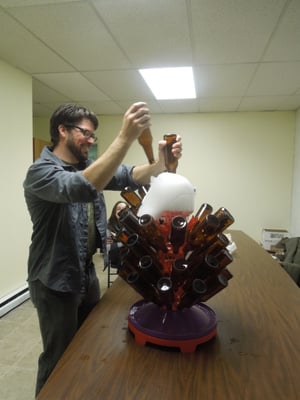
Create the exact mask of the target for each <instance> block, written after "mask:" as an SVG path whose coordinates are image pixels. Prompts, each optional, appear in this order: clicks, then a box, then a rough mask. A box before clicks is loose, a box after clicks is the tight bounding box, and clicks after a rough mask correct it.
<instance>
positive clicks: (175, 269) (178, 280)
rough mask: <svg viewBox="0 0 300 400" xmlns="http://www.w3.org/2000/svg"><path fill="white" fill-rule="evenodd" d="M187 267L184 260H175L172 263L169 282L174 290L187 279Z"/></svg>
mask: <svg viewBox="0 0 300 400" xmlns="http://www.w3.org/2000/svg"><path fill="white" fill-rule="evenodd" d="M188 272H189V265H188V262H187V261H186V260H185V259H184V258H177V259H176V260H174V261H173V264H172V271H171V280H172V282H173V287H174V290H176V289H177V288H178V287H180V286H182V285H183V283H184V282H185V280H186V279H187V278H188Z"/></svg>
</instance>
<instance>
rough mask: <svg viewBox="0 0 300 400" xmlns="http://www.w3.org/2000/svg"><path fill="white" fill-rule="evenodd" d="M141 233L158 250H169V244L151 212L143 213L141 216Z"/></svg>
mask: <svg viewBox="0 0 300 400" xmlns="http://www.w3.org/2000/svg"><path fill="white" fill-rule="evenodd" d="M139 224H140V235H141V236H142V238H143V240H145V241H146V242H148V243H149V244H151V245H152V246H153V247H154V248H155V249H156V250H162V251H163V252H167V250H168V249H167V246H166V244H165V240H164V237H163V235H162V234H161V232H160V230H159V228H158V225H157V223H156V222H155V220H154V218H153V217H152V216H151V215H150V214H143V215H141V216H140V218H139Z"/></svg>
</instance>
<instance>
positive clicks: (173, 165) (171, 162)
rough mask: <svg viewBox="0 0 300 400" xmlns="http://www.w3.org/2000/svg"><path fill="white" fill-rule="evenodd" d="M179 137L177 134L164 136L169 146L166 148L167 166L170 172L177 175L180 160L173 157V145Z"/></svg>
mask: <svg viewBox="0 0 300 400" xmlns="http://www.w3.org/2000/svg"><path fill="white" fill-rule="evenodd" d="M176 137H177V135H175V134H172V133H171V134H167V135H164V140H166V142H167V144H166V146H165V148H164V154H165V164H166V168H167V171H168V172H173V173H176V169H177V166H178V159H177V158H176V157H174V156H173V153H172V145H173V143H175V142H176Z"/></svg>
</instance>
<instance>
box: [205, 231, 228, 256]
mask: <svg viewBox="0 0 300 400" xmlns="http://www.w3.org/2000/svg"><path fill="white" fill-rule="evenodd" d="M228 245H229V239H228V238H227V236H226V235H224V233H219V234H218V235H217V236H216V239H215V240H214V241H213V243H212V244H211V245H210V246H209V247H208V248H207V253H209V254H213V255H214V256H217V255H218V254H219V253H220V251H222V250H223V249H225V248H226V247H227V246H228Z"/></svg>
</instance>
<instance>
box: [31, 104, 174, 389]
mask: <svg viewBox="0 0 300 400" xmlns="http://www.w3.org/2000/svg"><path fill="white" fill-rule="evenodd" d="M149 126H150V114H149V110H148V108H147V105H146V104H145V103H143V102H139V103H135V104H133V105H132V106H131V107H130V108H129V109H128V110H127V112H126V113H125V114H124V117H123V123H122V126H121V130H120V132H119V134H118V135H117V136H116V137H115V139H114V140H113V142H112V143H111V145H110V146H109V147H108V149H107V150H106V151H105V152H104V153H103V154H102V155H101V156H100V157H99V158H98V159H97V160H96V161H95V162H90V161H89V160H88V152H89V148H90V147H91V146H92V145H93V144H94V143H95V141H96V136H95V133H94V131H95V130H96V129H97V127H98V120H97V117H96V116H95V114H94V113H93V112H91V111H90V110H88V109H86V108H85V107H82V106H79V105H76V104H65V105H62V106H60V107H59V108H58V109H57V110H56V111H55V112H54V114H53V115H52V117H51V120H50V136H51V142H52V146H51V147H46V148H44V149H43V151H42V154H41V157H40V158H39V159H38V160H37V161H36V162H35V163H34V164H33V165H32V166H31V167H30V168H29V170H28V172H27V175H26V179H25V181H24V194H25V200H26V203H27V207H28V210H29V213H30V216H31V220H32V224H33V233H32V242H31V245H30V251H29V259H28V282H29V290H30V295H31V299H32V302H33V304H34V305H35V307H36V309H37V312H38V318H39V324H40V331H41V336H42V341H43V352H42V354H41V355H40V357H39V365H38V375H37V384H36V395H37V394H38V393H39V391H40V390H41V388H42V387H43V385H44V383H45V382H46V380H47V378H48V376H49V375H50V373H51V371H52V370H53V368H54V366H55V365H56V363H57V361H58V360H59V358H60V357H61V355H62V353H63V352H64V350H65V349H66V347H67V345H68V344H69V343H70V341H71V339H72V338H73V336H74V334H75V333H76V331H77V330H78V328H79V326H80V325H81V323H82V322H83V321H84V319H85V318H86V317H87V315H88V314H89V312H90V311H91V309H92V308H93V307H94V306H95V304H96V303H97V302H98V301H99V299H100V289H99V282H98V279H97V277H96V273H95V268H94V265H93V262H92V256H93V254H94V252H95V250H96V248H97V247H99V246H98V245H97V238H99V236H101V232H102V236H103V225H101V222H103V215H104V217H105V219H106V215H105V204H104V201H103V195H102V192H101V191H102V190H103V189H110V190H122V189H123V188H124V187H126V186H131V187H132V188H133V189H136V188H137V187H138V185H143V184H147V183H149V181H150V177H151V176H156V175H158V174H159V173H160V172H162V171H164V170H165V160H164V154H163V147H164V145H165V142H163V141H161V142H160V143H159V157H158V160H157V161H156V162H155V163H154V164H151V165H149V164H147V165H146V164H145V165H140V166H134V167H130V166H126V165H123V164H121V162H122V160H123V158H124V156H125V154H126V152H127V151H128V149H129V148H130V146H131V145H132V143H133V142H134V141H135V140H136V139H137V138H138V137H139V135H140V134H141V133H142V132H143V131H144V130H145V129H146V128H148V127H149ZM172 151H173V154H174V155H175V157H177V158H179V157H180V156H181V141H180V137H178V140H177V142H176V143H175V144H174V145H173V149H172Z"/></svg>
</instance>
